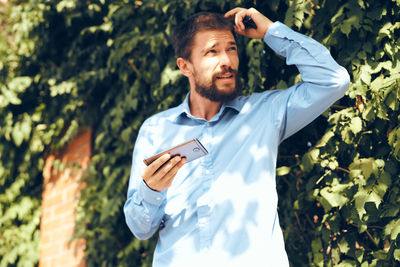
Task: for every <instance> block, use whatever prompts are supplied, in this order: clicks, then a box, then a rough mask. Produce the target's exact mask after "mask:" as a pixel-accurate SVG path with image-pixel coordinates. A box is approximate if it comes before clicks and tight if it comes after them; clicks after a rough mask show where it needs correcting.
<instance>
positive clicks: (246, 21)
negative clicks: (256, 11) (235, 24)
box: [242, 16, 257, 29]
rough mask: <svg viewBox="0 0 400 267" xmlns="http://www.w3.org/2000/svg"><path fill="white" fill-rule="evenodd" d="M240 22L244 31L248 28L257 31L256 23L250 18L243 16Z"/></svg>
mask: <svg viewBox="0 0 400 267" xmlns="http://www.w3.org/2000/svg"><path fill="white" fill-rule="evenodd" d="M242 22H243V24H244V27H245V28H246V29H250V28H253V29H257V25H256V23H255V22H254V21H253V19H252V18H251V17H250V16H244V18H243V21H242Z"/></svg>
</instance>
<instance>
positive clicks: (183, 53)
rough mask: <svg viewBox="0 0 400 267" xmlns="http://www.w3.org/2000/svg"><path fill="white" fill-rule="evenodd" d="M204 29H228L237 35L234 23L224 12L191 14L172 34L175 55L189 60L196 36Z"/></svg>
mask: <svg viewBox="0 0 400 267" xmlns="http://www.w3.org/2000/svg"><path fill="white" fill-rule="evenodd" d="M203 30H228V31H231V32H232V34H233V36H234V37H235V31H234V30H233V24H232V23H231V22H230V21H228V20H227V19H226V18H225V17H224V16H223V15H222V14H218V13H212V12H199V13H196V14H193V15H191V16H190V17H189V18H187V19H186V20H184V21H183V22H181V23H180V24H178V26H177V27H176V28H175V32H174V35H173V36H172V44H173V46H174V50H175V55H176V56H177V57H181V58H184V59H188V60H189V59H190V54H191V51H192V49H191V48H192V45H193V39H194V36H195V35H196V33H198V32H200V31H203Z"/></svg>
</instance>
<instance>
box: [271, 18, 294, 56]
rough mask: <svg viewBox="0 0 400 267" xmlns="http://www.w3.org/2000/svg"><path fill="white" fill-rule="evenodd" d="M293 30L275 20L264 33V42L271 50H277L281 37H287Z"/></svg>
mask: <svg viewBox="0 0 400 267" xmlns="http://www.w3.org/2000/svg"><path fill="white" fill-rule="evenodd" d="M291 32H293V30H292V29H290V28H289V27H288V26H286V25H285V24H283V23H282V22H280V21H275V22H274V23H273V24H272V25H271V26H270V27H269V29H268V31H267V33H266V34H265V35H264V42H265V43H266V44H268V46H269V47H271V49H272V50H274V51H277V50H279V46H280V45H281V39H283V38H285V37H286V38H287V37H288V36H289V35H290V33H291Z"/></svg>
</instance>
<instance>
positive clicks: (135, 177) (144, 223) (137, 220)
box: [124, 123, 165, 239]
mask: <svg viewBox="0 0 400 267" xmlns="http://www.w3.org/2000/svg"><path fill="white" fill-rule="evenodd" d="M146 132H147V131H146V124H145V123H144V124H143V125H142V127H141V129H140V131H139V135H138V137H137V139H136V144H135V147H134V152H133V156H132V169H131V175H130V179H129V186H128V197H127V200H126V202H125V205H124V214H125V220H126V223H127V225H128V227H129V229H130V230H131V232H132V233H133V234H134V235H135V237H136V238H138V239H148V238H150V237H152V236H153V234H154V233H155V232H156V231H157V230H158V229H159V227H160V223H161V220H162V218H163V216H164V205H165V192H158V191H154V190H152V189H150V188H149V187H148V186H147V185H146V183H145V182H144V181H143V179H142V176H141V175H142V173H143V170H144V168H145V167H146V165H145V164H144V163H143V159H144V154H145V153H144V151H146V150H147V149H149V147H150V146H151V142H150V140H149V135H148V134H146Z"/></svg>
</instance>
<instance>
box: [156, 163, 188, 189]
mask: <svg viewBox="0 0 400 267" xmlns="http://www.w3.org/2000/svg"><path fill="white" fill-rule="evenodd" d="M185 163H186V158H182V159H181V160H180V161H179V162H178V163H177V164H176V165H175V166H174V167H173V168H171V169H170V170H169V171H168V173H167V174H165V175H164V177H163V178H162V182H163V183H164V185H165V186H166V187H169V186H170V185H171V183H172V181H173V180H174V178H175V176H176V174H177V173H178V171H179V169H180V168H181V167H182V166H183V165H184V164H185Z"/></svg>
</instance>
